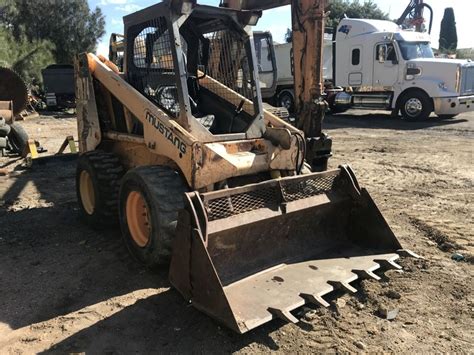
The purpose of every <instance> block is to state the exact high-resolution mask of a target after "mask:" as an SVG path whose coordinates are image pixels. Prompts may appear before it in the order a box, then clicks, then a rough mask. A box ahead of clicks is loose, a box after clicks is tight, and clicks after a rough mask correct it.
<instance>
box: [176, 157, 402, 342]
mask: <svg viewBox="0 0 474 355" xmlns="http://www.w3.org/2000/svg"><path fill="white" fill-rule="evenodd" d="M399 253H401V245H400V243H399V242H398V240H397V238H396V237H395V235H394V234H393V232H392V230H391V229H390V227H389V226H388V224H387V222H386V221H385V219H384V218H383V216H382V214H381V213H380V211H379V210H378V208H377V207H376V205H375V203H374V202H373V200H372V199H371V197H370V196H369V194H368V193H367V191H366V190H364V189H361V188H360V187H359V185H358V183H357V180H356V178H355V176H354V173H353V172H352V170H351V169H350V168H349V167H347V166H343V167H340V168H339V169H337V170H333V171H328V172H324V173H315V174H310V175H304V176H296V177H289V178H284V179H280V180H270V181H266V182H263V183H258V184H253V185H246V186H243V187H237V188H233V189H226V190H219V191H215V192H209V193H203V194H199V193H196V192H193V193H188V194H186V207H185V210H183V211H182V212H181V213H180V215H179V219H178V226H177V235H176V239H175V241H174V246H173V255H172V260H171V267H170V281H171V284H172V285H173V286H174V287H175V288H176V289H177V290H178V291H179V292H180V293H181V294H182V295H183V296H184V297H185V298H186V299H188V300H190V301H191V302H192V304H193V305H194V306H195V307H196V308H197V309H199V310H201V311H203V312H205V313H207V314H208V315H210V316H211V317H213V318H215V319H216V320H218V321H220V322H222V323H224V324H225V325H226V326H228V327H229V328H231V329H233V330H235V331H236V332H239V333H244V332H246V331H249V330H251V329H253V328H255V327H258V326H259V325H261V324H264V323H266V322H268V321H270V320H272V319H274V318H281V319H284V320H286V321H288V322H297V319H296V318H295V317H294V316H293V315H292V314H291V311H292V310H294V309H296V308H298V307H301V306H302V305H304V304H305V303H313V304H317V305H320V306H323V307H327V306H328V303H327V301H326V300H325V299H324V295H326V294H328V293H330V292H332V291H334V290H335V289H336V288H342V289H344V290H347V291H349V292H356V289H355V288H354V287H353V286H352V285H351V284H350V283H351V282H353V281H355V280H356V279H358V278H374V279H379V277H378V276H377V275H376V274H375V273H374V271H375V270H377V269H379V268H383V269H386V268H400V266H399V265H398V264H396V263H395V261H396V260H397V259H398V258H399Z"/></svg>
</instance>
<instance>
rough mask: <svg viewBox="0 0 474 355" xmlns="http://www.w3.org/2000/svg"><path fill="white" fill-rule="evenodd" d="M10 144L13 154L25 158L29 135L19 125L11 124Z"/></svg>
mask: <svg viewBox="0 0 474 355" xmlns="http://www.w3.org/2000/svg"><path fill="white" fill-rule="evenodd" d="M8 142H9V143H10V147H11V150H12V152H13V153H16V154H20V155H21V156H25V153H26V150H25V148H26V146H27V145H28V133H26V131H25V129H24V128H23V127H22V126H21V125H20V124H18V123H16V122H13V123H12V124H10V133H9V134H8Z"/></svg>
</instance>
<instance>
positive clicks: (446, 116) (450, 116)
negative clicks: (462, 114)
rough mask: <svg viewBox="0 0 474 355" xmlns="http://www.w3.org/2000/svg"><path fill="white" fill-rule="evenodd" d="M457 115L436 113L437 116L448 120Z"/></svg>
mask: <svg viewBox="0 0 474 355" xmlns="http://www.w3.org/2000/svg"><path fill="white" fill-rule="evenodd" d="M456 116H457V115H438V117H439V118H440V119H442V120H450V119H452V118H454V117H456Z"/></svg>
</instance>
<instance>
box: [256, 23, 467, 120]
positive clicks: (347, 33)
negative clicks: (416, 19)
mask: <svg viewBox="0 0 474 355" xmlns="http://www.w3.org/2000/svg"><path fill="white" fill-rule="evenodd" d="M333 38H334V40H333ZM333 38H330V37H328V36H326V37H325V46H324V77H325V79H326V83H327V85H326V93H327V101H328V102H329V105H330V108H331V110H332V111H333V112H343V111H345V110H347V109H349V108H359V109H383V110H389V111H392V112H393V113H394V114H398V112H401V114H402V116H403V117H404V118H406V119H424V118H427V117H428V116H429V115H430V114H431V113H432V112H434V113H435V114H436V115H438V116H439V117H442V118H452V117H454V116H456V115H458V114H459V113H462V112H467V111H473V110H474V62H471V61H467V60H454V59H440V58H435V57H434V55H433V51H432V49H431V44H430V36H429V35H428V34H427V33H420V32H414V31H407V30H402V29H401V28H400V27H399V26H398V25H397V24H395V23H393V22H390V21H381V20H366V19H349V18H346V19H343V20H342V21H341V22H340V24H339V26H338V27H337V31H336V34H335V36H333ZM255 40H256V49H257V57H258V58H259V63H260V80H261V82H262V85H261V86H262V93H263V95H264V98H265V99H267V100H269V101H272V103H273V104H276V105H280V106H284V107H286V108H288V109H289V110H290V111H291V110H292V108H293V103H294V91H293V77H292V73H291V71H292V69H291V68H292V63H291V58H292V55H291V44H279V45H273V44H272V41H271V37H270V39H269V38H268V35H267V36H266V35H265V33H256V35H255Z"/></svg>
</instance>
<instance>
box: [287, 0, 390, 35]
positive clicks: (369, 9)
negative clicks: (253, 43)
mask: <svg viewBox="0 0 474 355" xmlns="http://www.w3.org/2000/svg"><path fill="white" fill-rule="evenodd" d="M326 11H329V16H328V17H327V18H326V27H330V28H334V27H336V26H337V25H338V24H339V22H340V21H341V20H342V19H343V18H344V17H345V16H347V17H349V18H366V19H372V20H388V19H389V17H388V14H386V13H384V12H383V11H382V10H381V9H380V8H379V7H378V6H377V4H376V3H375V2H373V0H367V1H364V2H363V3H361V2H359V0H352V1H350V0H329V1H328V6H327V8H326ZM292 38H293V36H292V31H291V30H290V29H288V30H287V32H286V34H285V40H286V41H287V42H291V41H292Z"/></svg>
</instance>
